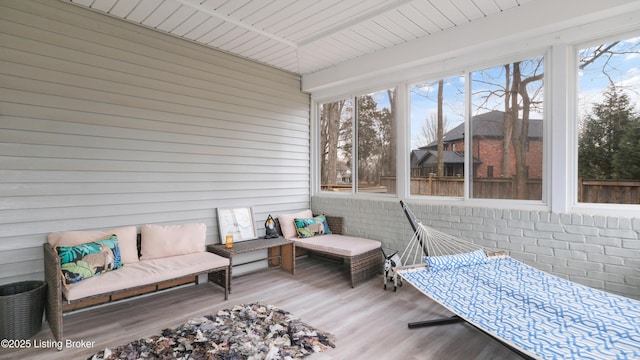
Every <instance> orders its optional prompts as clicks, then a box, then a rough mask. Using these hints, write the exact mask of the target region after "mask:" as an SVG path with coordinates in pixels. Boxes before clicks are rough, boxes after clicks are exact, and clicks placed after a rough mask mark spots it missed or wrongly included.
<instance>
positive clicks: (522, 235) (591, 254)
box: [312, 196, 640, 299]
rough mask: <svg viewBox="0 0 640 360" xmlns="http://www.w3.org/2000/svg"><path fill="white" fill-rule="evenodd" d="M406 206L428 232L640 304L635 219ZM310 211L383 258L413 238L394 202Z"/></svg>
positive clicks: (317, 200) (329, 200)
mask: <svg viewBox="0 0 640 360" xmlns="http://www.w3.org/2000/svg"><path fill="white" fill-rule="evenodd" d="M407 204H408V205H409V207H410V208H411V210H412V212H413V213H414V214H415V215H416V217H417V218H418V219H419V220H421V221H422V223H423V224H425V225H427V226H431V227H433V228H435V229H437V230H440V231H443V232H446V233H448V234H451V235H454V236H456V237H460V238H462V239H465V240H468V241H469V242H470V243H473V244H476V245H478V246H481V247H484V248H486V249H490V250H501V251H506V252H508V253H509V255H510V256H511V257H513V258H515V259H518V260H520V261H522V262H524V263H526V264H529V265H531V266H533V267H536V268H538V269H540V270H543V271H546V272H549V273H552V274H554V275H556V276H559V277H562V278H565V279H569V280H571V281H574V282H577V283H580V284H584V285H587V286H590V287H594V288H597V289H602V290H606V291H609V292H613V293H617V294H621V295H625V296H628V297H632V298H636V299H640V218H618V217H611V216H593V215H580V214H556V213H551V212H546V211H525V210H513V209H497V208H491V209H488V208H478V207H464V206H457V205H431V204H428V203H426V202H420V203H417V202H411V201H408V202H407ZM312 209H313V211H314V213H325V214H327V215H336V216H343V217H344V218H345V233H346V234H348V235H352V236H361V237H366V238H371V239H376V240H380V241H381V242H382V243H383V245H382V246H383V248H384V249H385V252H387V250H391V251H392V252H393V251H400V252H401V253H402V251H404V249H405V248H406V247H407V245H408V244H409V241H410V240H411V237H412V235H413V230H412V229H411V226H410V225H409V221H408V220H407V218H406V216H405V214H404V211H403V210H402V207H401V206H400V203H399V202H398V201H397V200H390V199H385V200H366V199H347V198H344V197H337V196H314V197H313V198H312ZM387 253H389V252H387Z"/></svg>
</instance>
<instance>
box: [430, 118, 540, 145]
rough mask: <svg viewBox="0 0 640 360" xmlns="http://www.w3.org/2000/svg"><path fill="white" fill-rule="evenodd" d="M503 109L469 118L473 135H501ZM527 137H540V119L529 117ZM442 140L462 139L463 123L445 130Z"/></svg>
mask: <svg viewBox="0 0 640 360" xmlns="http://www.w3.org/2000/svg"><path fill="white" fill-rule="evenodd" d="M504 114H505V113H504V111H497V110H494V111H489V112H487V113H484V114H480V115H476V116H474V117H472V118H471V127H472V133H473V136H474V137H477V136H481V137H502V135H503V130H502V124H503V123H504ZM529 138H542V120H541V119H529ZM443 139H444V142H454V141H458V140H462V139H464V123H462V124H460V125H458V126H456V127H454V128H453V129H451V130H449V131H447V132H446V133H445V134H444V136H443ZM436 145H438V142H437V141H434V142H432V143H430V144H429V145H426V146H423V147H421V148H420V149H429V148H433V147H434V146H436Z"/></svg>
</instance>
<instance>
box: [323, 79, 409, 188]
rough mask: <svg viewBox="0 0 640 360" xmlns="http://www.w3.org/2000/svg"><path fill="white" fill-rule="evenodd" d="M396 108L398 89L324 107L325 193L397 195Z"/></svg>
mask: <svg viewBox="0 0 640 360" xmlns="http://www.w3.org/2000/svg"><path fill="white" fill-rule="evenodd" d="M395 106H396V105H395V90H394V89H389V90H384V91H378V92H374V93H370V94H366V95H360V96H356V97H354V98H347V99H344V100H340V101H335V102H330V103H324V104H321V105H320V149H321V154H320V159H321V161H320V171H321V184H320V187H321V190H324V191H357V192H371V193H395V192H396V151H395V149H396V132H397V130H396V120H395V113H396V111H395ZM354 130H355V131H354ZM354 144H357V146H356V147H354ZM354 159H356V161H355V163H354V161H353V160H354Z"/></svg>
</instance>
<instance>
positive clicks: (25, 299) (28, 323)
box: [0, 281, 47, 340]
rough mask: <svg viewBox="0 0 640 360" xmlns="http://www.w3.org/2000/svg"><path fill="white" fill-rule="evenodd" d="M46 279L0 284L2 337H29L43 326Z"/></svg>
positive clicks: (0, 332)
mask: <svg viewBox="0 0 640 360" xmlns="http://www.w3.org/2000/svg"><path fill="white" fill-rule="evenodd" d="M46 296H47V292H46V283H45V282H44V281H21V282H16V283H11V284H6V285H0V339H14V340H17V339H28V338H30V337H32V336H33V335H35V334H36V333H37V332H38V331H40V328H41V327H42V315H43V312H44V304H45V299H46Z"/></svg>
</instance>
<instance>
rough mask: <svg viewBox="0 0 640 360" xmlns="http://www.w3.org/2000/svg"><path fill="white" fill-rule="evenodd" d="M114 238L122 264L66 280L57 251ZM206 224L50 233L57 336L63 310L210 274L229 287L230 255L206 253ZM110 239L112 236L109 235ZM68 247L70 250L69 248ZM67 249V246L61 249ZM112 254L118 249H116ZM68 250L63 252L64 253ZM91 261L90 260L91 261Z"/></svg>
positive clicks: (52, 320)
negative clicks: (75, 280) (90, 274)
mask: <svg viewBox="0 0 640 360" xmlns="http://www.w3.org/2000/svg"><path fill="white" fill-rule="evenodd" d="M114 235H115V237H116V238H117V240H118V242H117V244H118V250H117V253H118V255H119V256H118V257H119V258H120V260H121V264H122V266H121V267H120V268H117V269H116V270H111V271H105V272H102V273H100V274H99V275H95V276H92V277H87V278H86V279H83V280H81V281H77V282H73V283H71V284H67V282H68V280H69V279H68V278H69V275H68V273H65V272H64V271H63V270H64V269H65V267H64V265H61V260H62V258H63V256H62V255H59V252H62V251H64V250H67V249H69V248H73V247H81V246H83V245H85V244H87V243H90V244H96V241H97V240H99V241H98V242H100V241H101V240H100V239H104V238H105V237H109V236H111V237H113V236H114ZM205 238H206V225H205V224H182V225H166V226H162V225H143V226H142V227H141V229H140V234H138V233H137V228H136V227H135V226H127V227H121V228H116V229H109V230H91V231H63V232H56V233H51V234H49V236H48V242H47V243H45V244H44V268H45V278H46V279H45V281H46V283H47V303H46V318H47V322H48V323H49V326H50V327H51V331H52V333H53V336H54V337H55V339H56V340H57V341H62V340H63V321H62V318H63V313H65V312H69V311H72V310H76V309H80V308H85V307H88V306H93V305H99V304H104V303H108V302H112V301H116V300H121V299H125V298H129V297H133V296H137V295H142V294H147V293H152V292H156V291H160V290H164V289H168V288H171V287H175V286H179V285H184V284H188V283H193V282H195V283H196V284H197V283H198V278H199V275H202V274H209V273H212V274H214V275H215V276H216V277H219V278H220V279H222V281H220V282H219V283H220V284H225V285H224V286H223V287H224V299H225V300H227V296H228V290H227V289H228V288H229V274H230V268H229V267H230V263H229V259H227V258H224V257H221V256H219V255H216V254H213V253H209V252H207V251H205ZM111 239H112V238H111ZM65 247H66V248H65ZM61 249H63V250H61ZM111 253H112V254H114V253H116V251H112V252H111ZM62 254H64V253H62ZM87 261H88V260H87Z"/></svg>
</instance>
